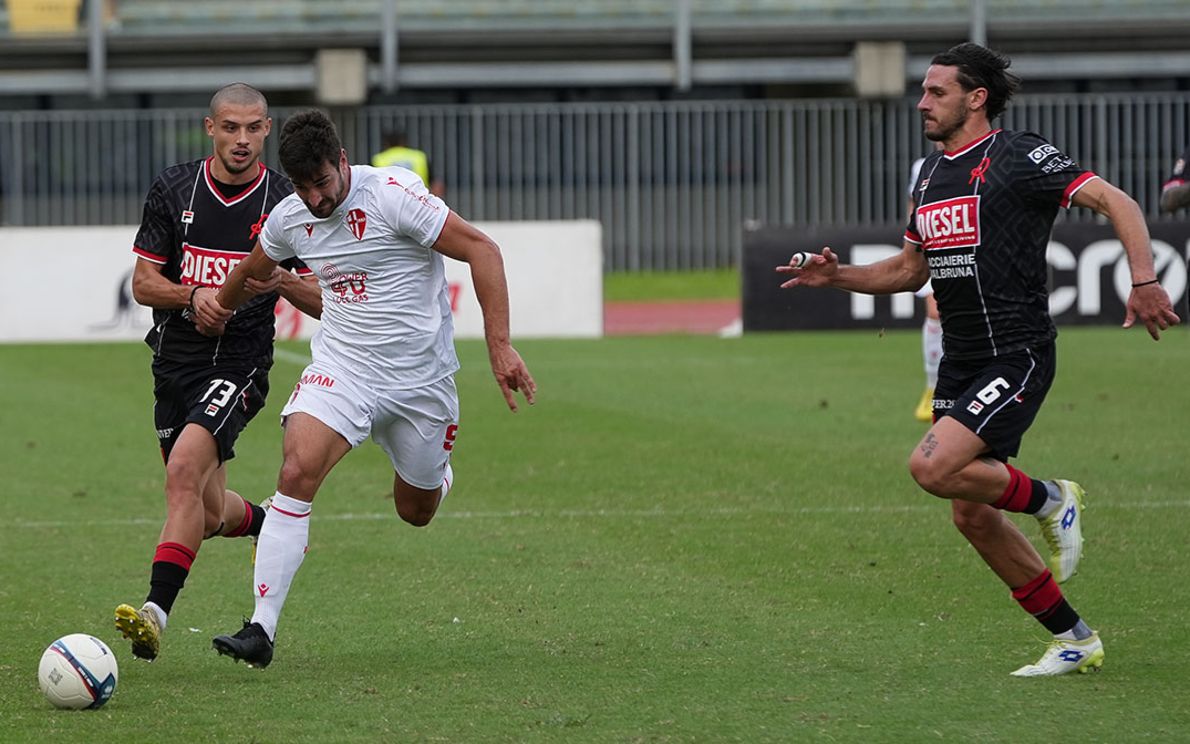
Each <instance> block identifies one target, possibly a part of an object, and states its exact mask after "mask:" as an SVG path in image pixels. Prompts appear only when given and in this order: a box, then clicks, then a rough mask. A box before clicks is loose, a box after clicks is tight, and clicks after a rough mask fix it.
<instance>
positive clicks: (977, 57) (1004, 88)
mask: <svg viewBox="0 0 1190 744" xmlns="http://www.w3.org/2000/svg"><path fill="white" fill-rule="evenodd" d="M930 64H932V65H945V66H947V67H957V68H958V71H959V74H958V80H959V85H961V86H963V90H965V91H968V92H969V91H973V90H975V89H976V88H986V89H987V91H988V102H987V107H986V110H987V115H988V121H992V120H993V119H995V118H996V117H997V116H999V115H1000V114H1002V113H1004V109H1006V108H1008V100H1009V99H1010V98H1012V94H1013V93H1016V91H1017V89H1018V88H1020V87H1021V79H1020V78H1019V77H1017V76H1016V75H1014V74H1012V73H1011V72H1009V71H1008V67H1009V65H1011V64H1012V60H1010V59H1009V58H1008V56H1007V55H1005V54H1001V53H1000V52H997V51H994V50H992V49H988V48H987V47H985V46H980V45H979V44H975V43H972V42H967V43H965V44H959V45H958V46H953V47H951V48H950V49H947V50H946V51H945V52H942V53H940V54H936V55H934V58H933V59H932V60H930Z"/></svg>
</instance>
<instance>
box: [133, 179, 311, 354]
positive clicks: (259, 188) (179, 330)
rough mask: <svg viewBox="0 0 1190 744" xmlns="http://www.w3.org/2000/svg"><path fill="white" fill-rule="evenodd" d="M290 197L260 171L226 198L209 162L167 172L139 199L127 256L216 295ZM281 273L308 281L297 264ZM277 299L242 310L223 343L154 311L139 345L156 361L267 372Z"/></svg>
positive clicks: (182, 316)
mask: <svg viewBox="0 0 1190 744" xmlns="http://www.w3.org/2000/svg"><path fill="white" fill-rule="evenodd" d="M292 192H293V186H292V185H291V184H290V182H289V179H287V178H286V177H285V176H283V175H281V174H280V173H278V172H276V171H274V170H272V169H270V168H266V167H264V165H261V166H260V173H259V175H258V176H257V178H256V180H255V181H252V182H251V183H249V184H248V185H247V186H246V187H244V188H243V190H241V191H240V192H239V193H238V194H235V195H234V196H232V197H230V198H229V197H227V196H225V195H224V193H223V192H221V191H220V190H219V187H218V185H217V184H216V183H215V180H214V178H213V177H212V176H211V158H206V159H205V160H196V161H194V162H192V163H182V164H180V165H175V166H173V167H171V168H167V169H166V170H165V171H163V172H162V173H161V175H159V176H158V177H157V178H156V179H155V180H154V181H153V185H152V187H150V189H149V195H148V197H147V198H146V199H145V209H144V217H143V218H142V220H141V226H140V230H139V231H138V232H137V234H136V243H135V244H134V245H133V248H132V250H133V252H134V253H136V255H137V256H139V257H140V258H143V259H145V260H146V261H152V262H153V263H155V264H160V265H161V266H162V267H163V268H162V270H161V271H162V275H163V276H165V278H167V279H169V280H170V281H172V282H175V283H177V284H182V285H184V286H204V287H222V286H223V282H224V281H226V279H227V276H228V274H230V273H231V270H232V269H233V268H234V267H235V265H236V264H238V263H239V262H240V261H242V260H243V259H244V258H245V257H246V256H247V255H248V254H249V253H250V252H251V251H252V247H253V246H254V245H255V244H256V238H257V236H258V235H260V230H261V228H262V227H263V226H264V221H265V219H266V218H267V217H268V216H269V212H270V211H272V209H273V207H274V206H275V205H276V204H277V202H279V201H281V199H283V198H285V197H286V196H288V195H289V194H290V193H292ZM282 266H284V267H286V268H288V269H291V270H294V271H297V273H299V274H301V275H304V276H305V275H309V273H310V272H309V270H308V269H307V268H306V267H305V265H304V264H302V263H301V262H299V261H296V260H294V261H292V262H288V261H287V262H285V263H283V264H282ZM277 298H278V295H277V293H276V292H272V293H270V294H266V295H258V296H256V297H253V298H251V299H249V300H248V301H247V302H246V303H244V304H243V305H242V306H241V307H240V308H239V310H238V311H237V312H236V314H235V316H234V317H233V318H232V319H231V320H230V321H229V322H228V323H227V329H226V331H225V332H224V334H223V335H222V336H215V337H211V336H204V335H202V334H201V333H199V332H198V330H197V329H195V327H194V321H193V320H191V319H190V312H189V310H154V311H153V328H152V329H151V330H150V331H149V334H148V335H147V336H146V337H145V343H147V344H148V345H149V346H150V347H152V348H153V351H154V354H155V358H157V359H168V360H171V361H180V362H195V363H199V362H201V363H206V364H214V363H216V362H244V363H249V364H252V365H254V366H259V365H265V366H267V365H269V364H271V362H272V358H273V332H274V315H273V312H274V307H275V306H276V304H277Z"/></svg>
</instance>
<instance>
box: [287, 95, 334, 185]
mask: <svg viewBox="0 0 1190 744" xmlns="http://www.w3.org/2000/svg"><path fill="white" fill-rule="evenodd" d="M342 151H343V144H342V142H341V141H340V140H339V133H338V132H336V131H335V123H334V122H332V121H331V119H330V117H329V116H327V115H326V114H325V113H323V112H322V111H319V110H318V109H310V110H309V111H302V112H300V113H297V114H294V115H293V116H291V117H289V118H288V119H286V120H285V126H284V127H282V128H281V144H280V146H279V147H278V148H277V157H278V159H279V160H280V161H281V167H282V168H284V169H285V173H286V175H288V176H289V177H290V178H291V179H293V180H295V181H305V180H310V179H311V178H312V177H313V176H314V175H316V174H317V173H318V171H320V170H322V165H323V163H331V164H332V165H334V164H337V163H338V162H339V153H340V152H342Z"/></svg>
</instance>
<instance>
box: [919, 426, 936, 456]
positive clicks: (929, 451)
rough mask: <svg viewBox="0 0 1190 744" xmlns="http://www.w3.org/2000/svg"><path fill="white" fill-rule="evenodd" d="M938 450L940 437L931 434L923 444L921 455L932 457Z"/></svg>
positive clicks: (927, 435)
mask: <svg viewBox="0 0 1190 744" xmlns="http://www.w3.org/2000/svg"><path fill="white" fill-rule="evenodd" d="M936 449H938V437H936V436H934V433H933V432H930V433H929V434H926V438H925V441H923V442H922V443H921V454H922V456H924V457H932V456H933V454H934V450H936Z"/></svg>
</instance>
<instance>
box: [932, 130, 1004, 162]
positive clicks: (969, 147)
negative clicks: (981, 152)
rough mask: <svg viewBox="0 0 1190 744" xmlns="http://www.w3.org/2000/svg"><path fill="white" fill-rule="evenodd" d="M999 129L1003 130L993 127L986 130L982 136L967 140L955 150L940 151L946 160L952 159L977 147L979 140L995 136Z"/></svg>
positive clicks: (984, 140) (982, 140)
mask: <svg viewBox="0 0 1190 744" xmlns="http://www.w3.org/2000/svg"><path fill="white" fill-rule="evenodd" d="M1001 131H1003V130H1000V129H993V130H992V131H990V132H988V133H987V134H985V135H983V136H982V137H980V138H978V139H975V140H972V141H971V142H968V143H967V144H965V145H963V146H962V147H960V148H959V149H957V150H955V151H954V152H944V153H942V155H943V157H945V158H946V159H947V160H954V159H955V158H957V157H962V156H963V155H966V154H967V153H969V152H971V151H972V150H974V149H975V148H976V147H978V146H979V144H980V143H981V142H986V141H988V139H990V138H992V137H995V136H996V135H997V134H999V133H1000V132H1001Z"/></svg>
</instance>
